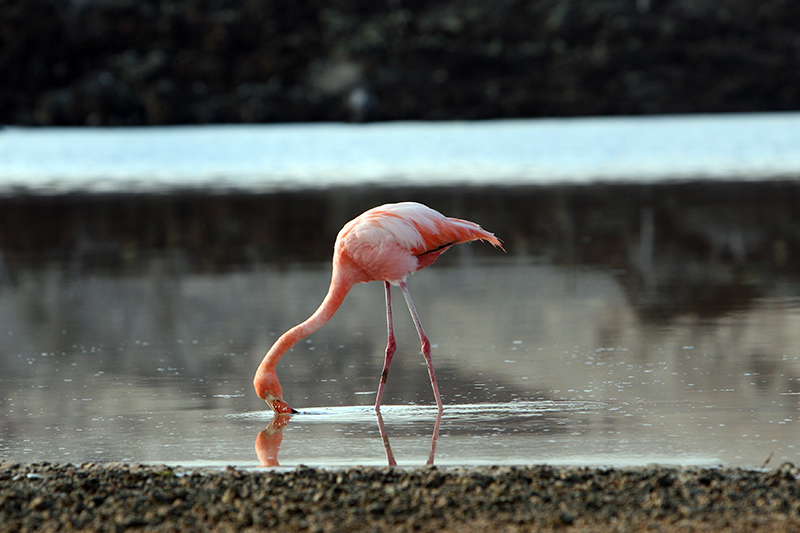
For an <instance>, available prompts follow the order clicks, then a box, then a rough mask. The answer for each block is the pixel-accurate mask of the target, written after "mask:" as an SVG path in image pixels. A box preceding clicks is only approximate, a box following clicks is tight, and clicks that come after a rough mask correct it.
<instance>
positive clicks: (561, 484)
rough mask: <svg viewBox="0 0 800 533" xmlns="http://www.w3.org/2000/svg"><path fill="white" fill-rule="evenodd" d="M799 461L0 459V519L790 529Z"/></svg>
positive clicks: (799, 506)
mask: <svg viewBox="0 0 800 533" xmlns="http://www.w3.org/2000/svg"><path fill="white" fill-rule="evenodd" d="M799 473H800V472H799V471H798V469H797V468H796V467H795V466H794V465H791V464H784V465H783V466H781V467H779V468H776V469H773V470H741V469H729V468H673V467H660V466H649V467H645V468H630V469H616V468H604V469H594V468H592V469H589V468H561V467H551V466H531V467H477V468H435V467H433V468H413V469H403V468H388V467H387V468H362V467H358V468H347V469H318V468H308V467H305V466H298V467H297V468H295V469H280V470H269V469H266V470H261V469H256V470H250V469H248V470H240V469H235V468H227V469H225V470H209V469H203V470H190V469H183V468H173V467H168V466H142V465H121V464H104V465H100V464H84V465H80V466H76V465H67V464H48V463H39V464H12V463H8V462H0V532H2V533H5V532H26V531H261V530H280V531H337V532H338V531H461V532H463V531H488V530H492V531H532V530H537V531H552V530H564V531H645V530H646V531H755V530H758V531H800V481H798V474H799Z"/></svg>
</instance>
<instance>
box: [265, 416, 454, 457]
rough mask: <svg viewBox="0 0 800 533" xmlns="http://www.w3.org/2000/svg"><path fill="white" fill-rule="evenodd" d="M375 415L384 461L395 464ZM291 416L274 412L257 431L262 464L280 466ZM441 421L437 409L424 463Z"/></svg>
mask: <svg viewBox="0 0 800 533" xmlns="http://www.w3.org/2000/svg"><path fill="white" fill-rule="evenodd" d="M375 415H376V417H377V419H378V430H379V431H380V434H381V440H382V441H383V448H384V450H385V451H386V461H387V462H388V463H389V466H397V461H396V460H395V458H394V453H392V446H391V444H390V443H389V435H388V434H387V433H386V425H385V424H384V422H383V415H381V412H380V411H376V412H375ZM291 418H292V416H291V415H287V414H278V413H275V415H274V416H273V418H272V420H271V421H270V423H269V425H268V426H267V427H266V428H264V429H263V430H262V431H260V432H259V433H258V436H257V437H256V444H255V448H256V455H257V456H258V460H259V461H261V465H262V466H280V464H279V463H278V452H279V451H280V449H281V444H282V443H283V430H284V428H285V427H286V425H287V424H288V423H289V420H291ZM441 423H442V411H437V414H436V422H434V424H433V434H432V435H431V446H430V451H429V453H428V461H427V462H426V463H425V464H426V465H429V466H430V465H433V459H434V457H435V455H436V443H437V441H438V440H439V427H440V425H441Z"/></svg>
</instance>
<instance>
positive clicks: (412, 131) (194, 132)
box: [0, 113, 800, 193]
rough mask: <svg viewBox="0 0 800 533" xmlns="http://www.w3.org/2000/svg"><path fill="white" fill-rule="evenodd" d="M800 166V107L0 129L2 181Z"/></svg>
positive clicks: (174, 181) (358, 181)
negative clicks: (484, 118) (470, 118)
mask: <svg viewBox="0 0 800 533" xmlns="http://www.w3.org/2000/svg"><path fill="white" fill-rule="evenodd" d="M798 175H800V113H770V114H739V115H730V114H729V115H693V116H656V117H617V118H581V119H547V120H502V121H480V122H390V123H376V124H330V123H326V124H282V125H227V126H178V127H137V128H30V129H28V128H14V127H12V128H5V129H2V130H0V193H9V192H12V191H14V190H17V189H20V188H21V189H24V190H27V191H29V192H30V191H32V192H45V193H49V192H59V191H61V192H65V191H82V190H83V191H93V192H103V191H164V190H170V189H186V188H190V189H194V188H204V189H209V188H211V189H215V188H217V189H230V188H233V189H245V190H258V191H269V190H277V189H282V188H298V187H328V186H337V185H365V184H387V185H397V184H409V185H425V184H432V183H433V184H439V185H446V184H502V185H519V184H552V183H559V182H568V183H582V182H587V181H594V180H612V181H637V182H638V181H641V182H648V181H662V180H676V179H677V180H683V179H696V178H702V179H761V178H776V177H796V176H798Z"/></svg>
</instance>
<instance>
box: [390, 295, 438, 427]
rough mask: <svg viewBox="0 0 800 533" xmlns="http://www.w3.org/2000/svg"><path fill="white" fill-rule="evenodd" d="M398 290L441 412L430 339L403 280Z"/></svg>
mask: <svg viewBox="0 0 800 533" xmlns="http://www.w3.org/2000/svg"><path fill="white" fill-rule="evenodd" d="M400 290H401V291H403V296H404V297H405V299H406V304H407V305H408V310H409V311H410V312H411V318H412V319H413V320H414V326H416V328H417V333H418V334H419V340H420V342H421V343H422V356H423V357H424V358H425V363H426V364H427V365H428V375H429V376H430V378H431V388H432V389H433V397H434V398H436V406H437V407H438V408H439V412H440V413H441V412H442V410H443V409H444V407H443V406H442V397H441V396H440V395H439V385H438V384H437V382H436V375H435V374H434V373H433V359H431V341H429V340H428V337H427V336H425V331H423V329H422V322H420V320H419V315H418V314H417V309H416V308H415V307H414V302H413V301H412V300H411V293H409V292H408V286H407V285H406V282H405V280H403V281H401V282H400Z"/></svg>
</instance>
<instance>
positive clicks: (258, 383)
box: [253, 370, 297, 415]
mask: <svg viewBox="0 0 800 533" xmlns="http://www.w3.org/2000/svg"><path fill="white" fill-rule="evenodd" d="M253 386H254V387H255V389H256V394H258V397H259V398H261V399H263V400H264V401H265V402H267V405H269V407H270V409H272V410H273V411H274V412H275V414H276V415H291V414H295V413H297V411H295V410H294V409H292V408H291V407H289V405H288V404H287V403H286V402H285V401H283V391H282V389H281V383H280V381H278V375H277V374H276V373H275V371H274V370H272V371H269V370H263V371H262V370H259V371H258V372H256V377H255V378H253Z"/></svg>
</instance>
